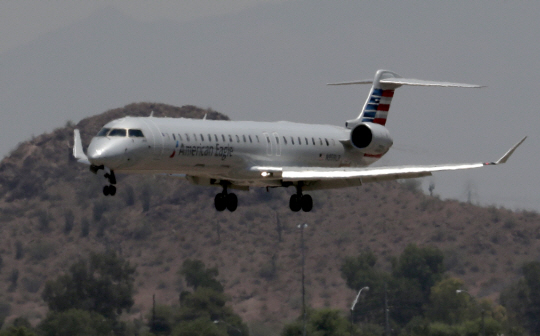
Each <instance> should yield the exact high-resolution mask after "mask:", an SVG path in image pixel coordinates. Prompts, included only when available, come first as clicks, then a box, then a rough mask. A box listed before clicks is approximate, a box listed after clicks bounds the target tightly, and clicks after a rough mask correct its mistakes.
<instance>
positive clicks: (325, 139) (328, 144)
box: [324, 138, 330, 146]
mask: <svg viewBox="0 0 540 336" xmlns="http://www.w3.org/2000/svg"><path fill="white" fill-rule="evenodd" d="M324 141H326V145H327V146H330V143H329V142H328V139H327V138H324Z"/></svg>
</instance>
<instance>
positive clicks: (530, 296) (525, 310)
mask: <svg viewBox="0 0 540 336" xmlns="http://www.w3.org/2000/svg"><path fill="white" fill-rule="evenodd" d="M522 272H523V278H521V279H520V280H518V281H517V282H516V283H515V284H513V285H511V286H510V287H508V288H506V289H504V290H503V291H502V292H501V296H500V301H501V304H502V305H503V306H504V307H505V308H506V309H507V311H508V316H509V319H510V321H511V323H512V324H513V325H514V326H525V328H526V329H527V330H528V331H529V333H530V334H531V335H540V319H539V318H538V316H540V262H537V261H534V262H529V263H526V264H524V265H523V267H522Z"/></svg>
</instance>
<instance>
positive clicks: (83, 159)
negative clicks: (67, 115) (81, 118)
mask: <svg viewBox="0 0 540 336" xmlns="http://www.w3.org/2000/svg"><path fill="white" fill-rule="evenodd" d="M73 134H74V142H73V157H74V158H76V159H77V161H78V162H80V163H84V164H90V161H89V160H88V157H87V156H86V154H84V150H83V147H82V141H81V133H80V132H79V130H78V129H76V130H75V131H73Z"/></svg>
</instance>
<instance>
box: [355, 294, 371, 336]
mask: <svg viewBox="0 0 540 336" xmlns="http://www.w3.org/2000/svg"><path fill="white" fill-rule="evenodd" d="M364 289H365V290H366V291H368V290H369V287H368V286H366V287H363V288H360V290H359V291H358V294H356V298H354V301H353V303H352V306H351V336H352V330H353V311H354V307H355V306H356V304H357V303H358V298H360V293H362V291H363V290H364Z"/></svg>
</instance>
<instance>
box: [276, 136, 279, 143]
mask: <svg viewBox="0 0 540 336" xmlns="http://www.w3.org/2000/svg"><path fill="white" fill-rule="evenodd" d="M276 143H277V144H278V145H279V137H278V136H277V135H276Z"/></svg>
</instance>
